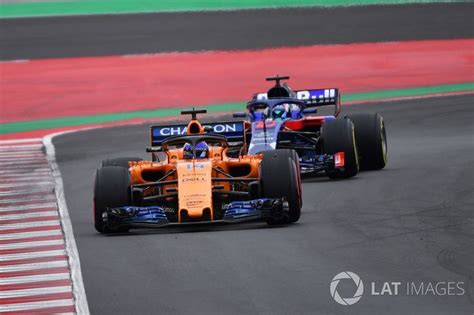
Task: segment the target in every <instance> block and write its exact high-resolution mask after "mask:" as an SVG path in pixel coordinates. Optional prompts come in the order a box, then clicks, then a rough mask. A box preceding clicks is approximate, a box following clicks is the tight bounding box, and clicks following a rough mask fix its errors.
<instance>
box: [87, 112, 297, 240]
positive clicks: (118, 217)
mask: <svg viewBox="0 0 474 315" xmlns="http://www.w3.org/2000/svg"><path fill="white" fill-rule="evenodd" d="M198 113H206V111H205V110H199V111H196V110H192V111H184V112H182V114H191V115H192V119H191V121H190V122H189V124H188V125H187V126H185V127H183V129H182V130H180V129H176V128H179V127H176V126H175V127H173V126H152V128H151V135H152V136H151V138H152V146H151V147H150V148H148V149H147V151H148V152H151V153H152V160H151V161H143V160H141V159H137V158H118V159H108V160H105V161H103V162H102V167H100V168H99V169H98V170H97V172H96V178H95V188H94V220H95V228H96V230H97V231H99V232H101V233H110V232H126V231H128V230H129V229H130V228H133V227H156V226H163V225H169V224H185V223H188V224H189V223H203V222H240V221H246V220H255V219H261V220H264V221H266V222H267V223H268V224H290V223H293V222H296V221H298V219H299V218H300V213H301V206H302V198H301V182H300V173H299V172H300V168H299V162H298V156H297V155H296V152H295V151H293V150H288V149H279V150H271V151H265V152H262V153H261V154H256V155H240V154H237V155H236V156H235V155H234V156H235V157H230V156H229V155H232V154H230V152H231V151H232V148H231V146H230V145H229V141H230V140H228V138H231V135H229V134H225V133H224V134H222V133H221V134H219V133H217V132H215V130H217V131H221V130H219V128H224V129H225V128H226V126H225V125H223V126H218V125H216V124H214V125H213V126H209V125H207V126H203V125H201V123H200V122H199V121H198V120H197V118H196V115H197V114H198ZM234 123H237V122H234ZM237 124H244V123H243V122H240V123H237ZM234 127H235V126H232V125H231V126H230V127H229V128H230V129H229V131H230V132H232V131H233V129H232V128H234ZM173 128H175V129H173ZM240 128H241V130H243V129H244V128H242V126H241V127H240ZM224 129H223V130H224ZM173 130H178V131H179V132H177V135H167V136H166V137H161V136H160V135H163V134H167V133H172V131H173ZM157 134H158V135H159V136H158V137H157V136H156V135H157ZM241 145H242V144H241V143H240V144H239V146H241Z"/></svg>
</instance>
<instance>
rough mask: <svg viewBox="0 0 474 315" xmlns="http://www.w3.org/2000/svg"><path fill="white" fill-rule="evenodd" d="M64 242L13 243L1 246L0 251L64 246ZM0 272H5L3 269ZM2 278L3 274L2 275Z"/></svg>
mask: <svg viewBox="0 0 474 315" xmlns="http://www.w3.org/2000/svg"><path fill="white" fill-rule="evenodd" d="M63 244H64V240H62V239H61V240H50V241H38V242H31V241H30V242H24V243H12V244H0V249H20V248H33V247H40V246H49V245H63ZM0 271H4V270H3V267H1V268H0ZM0 276H1V273H0Z"/></svg>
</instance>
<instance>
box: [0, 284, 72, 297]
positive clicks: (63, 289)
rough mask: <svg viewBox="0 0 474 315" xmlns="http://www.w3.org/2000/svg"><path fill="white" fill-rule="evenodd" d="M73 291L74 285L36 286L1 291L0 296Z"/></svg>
mask: <svg viewBox="0 0 474 315" xmlns="http://www.w3.org/2000/svg"><path fill="white" fill-rule="evenodd" d="M64 292H72V286H70V285H67V286H60V287H48V288H35V289H26V290H12V291H0V298H2V297H3V298H13V297H24V296H35V295H43V294H52V293H64Z"/></svg>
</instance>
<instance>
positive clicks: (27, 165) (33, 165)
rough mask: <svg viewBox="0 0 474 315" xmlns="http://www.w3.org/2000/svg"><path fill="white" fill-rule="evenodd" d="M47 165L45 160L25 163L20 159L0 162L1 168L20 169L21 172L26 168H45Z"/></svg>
mask: <svg viewBox="0 0 474 315" xmlns="http://www.w3.org/2000/svg"><path fill="white" fill-rule="evenodd" d="M47 166H48V163H47V162H43V161H41V162H40V161H37V162H29V163H28V162H26V163H22V162H21V161H18V162H7V163H1V162H0V168H1V169H5V170H9V171H13V170H22V172H23V173H24V171H26V170H37V169H42V168H46V167H47Z"/></svg>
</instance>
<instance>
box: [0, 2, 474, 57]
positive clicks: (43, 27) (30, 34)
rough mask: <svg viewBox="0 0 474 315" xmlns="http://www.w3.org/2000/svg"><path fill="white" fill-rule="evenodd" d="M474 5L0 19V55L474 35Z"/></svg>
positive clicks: (72, 54)
mask: <svg viewBox="0 0 474 315" xmlns="http://www.w3.org/2000/svg"><path fill="white" fill-rule="evenodd" d="M473 15H474V4H473V3H451V4H442V3H441V4H412V5H400V6H398V5H385V6H367V7H366V6H361V7H342V8H341V7H338V8H324V9H322V8H297V9H284V10H281V9H273V10H244V11H224V12H217V13H216V12H197V13H196V12H193V13H157V14H128V15H95V16H74V17H41V18H20V19H2V20H0V59H1V60H13V59H15V60H16V59H35V58H53V57H79V56H99V55H122V54H139V53H158V52H169V51H199V50H222V49H225V50H229V49H258V48H267V47H280V46H299V45H313V44H338V43H353V42H376V41H402V40H417V39H452V38H470V37H474V22H473V19H472V16H473Z"/></svg>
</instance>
